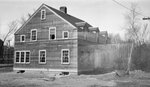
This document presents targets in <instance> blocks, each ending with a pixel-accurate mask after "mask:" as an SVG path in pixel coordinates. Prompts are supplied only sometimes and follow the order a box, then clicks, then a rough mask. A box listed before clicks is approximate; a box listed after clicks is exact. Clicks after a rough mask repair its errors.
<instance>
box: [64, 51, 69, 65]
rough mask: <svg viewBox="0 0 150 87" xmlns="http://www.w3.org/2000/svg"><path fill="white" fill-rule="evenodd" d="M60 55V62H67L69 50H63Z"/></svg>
mask: <svg viewBox="0 0 150 87" xmlns="http://www.w3.org/2000/svg"><path fill="white" fill-rule="evenodd" d="M62 53H63V55H62V59H63V60H62V62H63V63H68V62H69V51H68V50H64V51H63V52H62Z"/></svg>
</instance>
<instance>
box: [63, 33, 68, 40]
mask: <svg viewBox="0 0 150 87" xmlns="http://www.w3.org/2000/svg"><path fill="white" fill-rule="evenodd" d="M63 38H64V39H68V38H69V32H68V31H63Z"/></svg>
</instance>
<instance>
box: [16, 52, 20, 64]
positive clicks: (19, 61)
mask: <svg viewBox="0 0 150 87" xmlns="http://www.w3.org/2000/svg"><path fill="white" fill-rule="evenodd" d="M17 52H19V62H16V53H17ZM20 58H21V52H20V51H15V63H20Z"/></svg>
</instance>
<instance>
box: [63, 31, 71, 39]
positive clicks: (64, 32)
mask: <svg viewBox="0 0 150 87" xmlns="http://www.w3.org/2000/svg"><path fill="white" fill-rule="evenodd" d="M65 32H67V33H68V37H67V38H65V37H64V33H65ZM62 35H63V36H62V37H63V39H69V31H63V32H62Z"/></svg>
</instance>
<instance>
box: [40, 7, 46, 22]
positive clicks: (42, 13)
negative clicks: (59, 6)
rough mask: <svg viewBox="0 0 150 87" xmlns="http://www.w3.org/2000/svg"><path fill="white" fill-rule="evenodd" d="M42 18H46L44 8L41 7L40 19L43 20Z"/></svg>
mask: <svg viewBox="0 0 150 87" xmlns="http://www.w3.org/2000/svg"><path fill="white" fill-rule="evenodd" d="M44 19H46V10H45V9H42V10H41V20H44Z"/></svg>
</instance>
